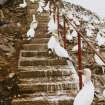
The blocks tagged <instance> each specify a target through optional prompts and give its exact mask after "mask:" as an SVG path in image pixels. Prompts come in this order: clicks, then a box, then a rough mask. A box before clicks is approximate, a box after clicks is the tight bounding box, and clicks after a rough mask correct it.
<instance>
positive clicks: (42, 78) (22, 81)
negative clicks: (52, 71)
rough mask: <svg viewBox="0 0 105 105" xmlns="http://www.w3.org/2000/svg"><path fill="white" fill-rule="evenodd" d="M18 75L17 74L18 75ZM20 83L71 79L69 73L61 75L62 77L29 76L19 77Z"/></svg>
mask: <svg viewBox="0 0 105 105" xmlns="http://www.w3.org/2000/svg"><path fill="white" fill-rule="evenodd" d="M18 77H19V76H18ZM19 81H20V83H23V84H24V83H39V81H40V82H41V83H45V82H47V83H48V82H62V81H73V79H72V77H71V75H69V76H63V77H41V78H40V77H38V78H35V77H33V78H32V77H31V78H23V77H22V78H21V77H20V78H19Z"/></svg>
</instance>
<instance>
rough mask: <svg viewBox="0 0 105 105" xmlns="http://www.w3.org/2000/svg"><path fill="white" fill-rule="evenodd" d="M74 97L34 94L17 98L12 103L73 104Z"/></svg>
mask: <svg viewBox="0 0 105 105" xmlns="http://www.w3.org/2000/svg"><path fill="white" fill-rule="evenodd" d="M73 100H74V97H72V96H69V95H65V94H64V95H56V96H38V97H37V96H36V97H35V96H33V97H25V98H17V99H14V100H13V101H12V105H72V104H73Z"/></svg>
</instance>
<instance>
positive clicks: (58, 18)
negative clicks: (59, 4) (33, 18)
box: [57, 8, 60, 36]
mask: <svg viewBox="0 0 105 105" xmlns="http://www.w3.org/2000/svg"><path fill="white" fill-rule="evenodd" d="M59 22H60V17H59V8H57V24H58V36H59Z"/></svg>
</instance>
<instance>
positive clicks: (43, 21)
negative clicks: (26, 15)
mask: <svg viewBox="0 0 105 105" xmlns="http://www.w3.org/2000/svg"><path fill="white" fill-rule="evenodd" d="M48 21H49V19H48V18H47V19H43V18H40V17H39V18H38V22H39V23H48Z"/></svg>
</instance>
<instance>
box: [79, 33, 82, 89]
mask: <svg viewBox="0 0 105 105" xmlns="http://www.w3.org/2000/svg"><path fill="white" fill-rule="evenodd" d="M82 74H83V68H82V50H81V34H80V33H79V32H78V75H79V86H80V89H81V88H82V85H83V84H82Z"/></svg>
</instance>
